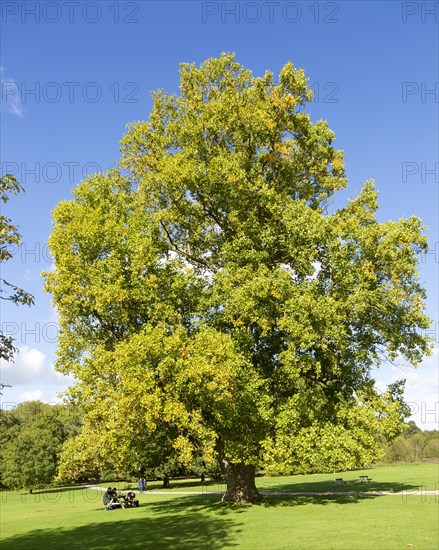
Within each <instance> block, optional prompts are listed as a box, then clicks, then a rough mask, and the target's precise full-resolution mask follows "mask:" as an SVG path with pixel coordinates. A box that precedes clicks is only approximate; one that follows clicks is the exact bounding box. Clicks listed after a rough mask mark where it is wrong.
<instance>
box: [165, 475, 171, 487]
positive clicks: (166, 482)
mask: <svg viewBox="0 0 439 550" xmlns="http://www.w3.org/2000/svg"><path fill="white" fill-rule="evenodd" d="M170 486H171V485H170V483H169V476H167V475H166V476H165V477H164V478H163V489H169V487H170Z"/></svg>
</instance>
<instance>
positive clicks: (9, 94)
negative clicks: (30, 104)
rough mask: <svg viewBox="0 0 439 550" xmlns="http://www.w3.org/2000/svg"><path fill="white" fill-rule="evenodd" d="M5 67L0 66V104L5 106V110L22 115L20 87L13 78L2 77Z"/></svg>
mask: <svg viewBox="0 0 439 550" xmlns="http://www.w3.org/2000/svg"><path fill="white" fill-rule="evenodd" d="M5 71H6V69H5V68H4V67H1V70H0V74H1V76H0V87H1V106H2V108H3V107H4V106H6V107H7V110H8V111H9V112H10V113H11V114H13V115H16V116H18V117H23V116H24V109H23V104H22V102H21V98H20V87H19V85H18V84H17V82H16V81H15V79H14V78H11V77H7V78H6V77H4V76H3V75H4V73H5Z"/></svg>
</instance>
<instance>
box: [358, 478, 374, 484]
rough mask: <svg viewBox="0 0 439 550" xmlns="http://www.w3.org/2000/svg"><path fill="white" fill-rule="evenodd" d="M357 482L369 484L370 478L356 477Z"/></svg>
mask: <svg viewBox="0 0 439 550" xmlns="http://www.w3.org/2000/svg"><path fill="white" fill-rule="evenodd" d="M358 481H359V482H360V483H369V482H370V481H372V478H371V477H369V476H358Z"/></svg>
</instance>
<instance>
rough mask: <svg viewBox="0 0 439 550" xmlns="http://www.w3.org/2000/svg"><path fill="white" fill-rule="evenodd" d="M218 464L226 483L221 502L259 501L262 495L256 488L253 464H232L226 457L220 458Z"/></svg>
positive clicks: (242, 502) (243, 502)
mask: <svg viewBox="0 0 439 550" xmlns="http://www.w3.org/2000/svg"><path fill="white" fill-rule="evenodd" d="M220 466H221V471H222V473H223V476H224V479H225V480H226V484H227V490H226V492H225V494H224V495H223V498H222V500H223V502H233V503H236V504H245V503H247V502H261V500H262V495H261V494H260V493H259V491H258V490H257V489H256V484H255V473H256V468H255V467H254V466H253V465H251V464H249V465H246V464H243V463H238V464H232V463H231V462H229V461H228V460H227V459H225V458H221V459H220Z"/></svg>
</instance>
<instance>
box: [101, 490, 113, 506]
mask: <svg viewBox="0 0 439 550" xmlns="http://www.w3.org/2000/svg"><path fill="white" fill-rule="evenodd" d="M112 500H113V489H112V488H111V487H108V489H107V490H106V491H105V493H104V496H103V497H102V502H103V503H104V506H105V507H106V506H108V505H109V504H110V502H111V501H112Z"/></svg>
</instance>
